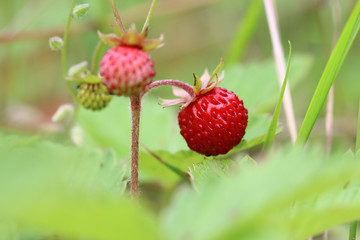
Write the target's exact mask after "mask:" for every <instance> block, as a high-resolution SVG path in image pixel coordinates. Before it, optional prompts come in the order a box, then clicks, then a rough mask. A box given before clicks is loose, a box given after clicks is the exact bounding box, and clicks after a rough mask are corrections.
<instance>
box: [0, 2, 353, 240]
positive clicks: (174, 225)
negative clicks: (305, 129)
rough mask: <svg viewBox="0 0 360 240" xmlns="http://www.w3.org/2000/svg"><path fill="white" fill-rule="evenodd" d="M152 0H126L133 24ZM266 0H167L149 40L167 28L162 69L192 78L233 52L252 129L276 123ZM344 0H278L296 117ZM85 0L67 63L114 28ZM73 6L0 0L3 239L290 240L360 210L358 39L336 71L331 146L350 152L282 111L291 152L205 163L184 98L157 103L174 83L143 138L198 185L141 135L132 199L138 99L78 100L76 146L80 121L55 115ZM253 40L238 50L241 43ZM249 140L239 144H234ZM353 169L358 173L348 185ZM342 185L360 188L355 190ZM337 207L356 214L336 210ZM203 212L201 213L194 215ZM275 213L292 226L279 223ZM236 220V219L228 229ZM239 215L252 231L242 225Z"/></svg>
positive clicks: (62, 96) (156, 54) (150, 108)
mask: <svg viewBox="0 0 360 240" xmlns="http://www.w3.org/2000/svg"><path fill="white" fill-rule="evenodd" d="M255 1H257V2H258V3H260V4H258V5H256V6H258V10H259V11H258V17H256V14H254V15H253V17H254V19H255V20H254V22H253V25H252V28H250V29H247V31H243V32H242V33H243V35H240V36H238V34H237V33H238V32H239V30H240V32H241V30H242V27H243V24H244V18H245V16H246V15H247V13H248V11H249V7H250V6H252V5H255V4H254V2H255ZM150 2H151V1H150V0H146V1H145V0H122V1H120V0H119V1H116V3H117V6H118V9H119V11H120V15H121V17H122V19H123V22H124V25H125V27H129V26H130V24H131V23H133V22H135V23H136V25H137V27H138V28H139V29H140V28H141V27H142V24H143V22H144V20H145V18H146V14H147V11H148V8H149V6H150ZM261 2H262V1H260V0H241V1H239V0H197V1H194V0H181V1H178V0H158V2H157V5H156V7H155V10H154V12H153V17H152V19H151V22H150V24H151V29H150V34H149V37H150V38H156V37H158V36H159V35H160V34H161V33H163V34H164V35H165V46H164V47H163V48H161V49H159V50H156V51H153V52H150V54H151V57H152V59H153V61H154V62H155V69H156V72H157V75H156V78H155V79H154V80H160V79H169V78H171V79H178V80H181V81H185V82H188V83H190V84H191V83H192V82H193V77H192V73H193V72H195V73H196V74H197V75H201V74H202V73H203V71H204V69H205V68H209V70H210V71H211V70H212V69H214V68H215V66H217V64H218V63H219V59H220V58H221V57H223V58H224V61H225V79H224V81H223V82H222V83H221V85H220V86H222V87H226V88H228V89H229V90H232V91H234V92H235V93H236V94H237V95H238V96H239V97H240V98H242V99H243V100H244V104H245V106H246V107H247V108H248V110H249V123H248V127H247V130H246V135H245V137H244V139H245V140H247V141H251V140H253V139H256V137H259V136H262V135H263V134H265V133H266V132H267V129H268V126H269V123H270V120H271V116H272V113H273V110H274V106H275V103H276V100H277V98H278V96H279V86H278V83H277V74H276V70H275V65H274V61H273V56H272V45H271V40H270V36H269V31H268V26H267V22H266V18H265V12H264V9H263V6H262V4H261ZM337 2H338V3H339V7H338V8H337V10H338V11H339V12H340V19H339V22H337V23H336V24H334V22H333V19H332V9H331V7H330V5H331V1H325V0H315V1H314V0H297V1H288V0H277V1H276V4H277V10H278V15H279V22H280V28H281V35H282V39H281V40H282V43H283V46H284V50H285V55H286V56H287V52H288V49H287V46H288V45H287V41H288V40H291V43H292V47H293V58H292V62H291V67H290V75H289V76H290V77H289V85H290V86H291V88H292V96H293V102H294V109H295V115H296V120H297V127H298V129H299V127H300V125H301V122H302V120H303V118H304V115H305V112H306V110H307V108H308V106H309V103H310V100H311V97H312V95H313V93H314V90H315V87H316V85H317V83H318V81H319V79H320V76H321V74H322V72H323V69H324V66H325V64H326V61H327V59H328V57H329V55H330V52H331V48H332V45H333V42H334V32H336V31H335V29H336V26H335V25H339V26H340V29H342V28H343V26H344V24H345V22H346V20H347V18H348V16H349V14H350V12H351V10H352V8H353V6H354V4H355V1H354V0H339V1H337ZM77 3H78V4H80V3H90V6H91V7H90V11H89V13H88V14H87V15H86V16H85V17H83V18H82V19H80V20H73V22H72V25H71V30H70V37H69V42H68V43H69V45H68V47H69V48H68V58H67V59H68V67H69V66H70V65H73V64H76V63H79V62H81V61H84V60H87V61H89V62H90V60H91V57H92V54H93V50H94V49H95V46H96V44H97V42H98V40H99V39H98V36H97V30H100V31H101V32H103V33H109V32H111V31H112V28H111V26H112V25H114V24H115V22H114V19H113V16H112V10H111V7H110V4H109V2H108V1H100V0H98V1H95V0H89V1H80V0H79V1H77ZM70 6H71V1H70V0H63V1H55V0H46V1H44V0H28V1H23V0H12V1H10V0H0V142H1V143H2V144H0V160H2V161H0V164H1V167H0V192H1V198H0V213H1V214H0V239H1V237H2V236H5V234H9V233H10V234H13V235H14V236H15V237H13V238H8V239H16V240H18V239H27V240H29V239H61V238H57V237H56V236H55V237H51V236H52V234H53V233H59V234H60V236H61V234H64V235H65V236H89V237H92V238H91V239H111V240H112V239H116V238H117V237H119V236H123V239H145V238H146V237H149V238H150V237H152V238H153V239H159V237H158V234H168V236H170V235H172V234H173V239H184V237H183V236H187V235H182V234H189V233H190V235H191V234H193V236H194V239H209V236H210V235H211V236H221V235H216V234H220V233H221V231H224V232H225V233H227V234H228V235H226V236H227V237H228V238H221V239H236V238H235V237H234V236H245V238H246V236H251V237H252V238H246V239H276V240H279V239H289V238H286V237H285V238H284V236H294V235H293V234H294V233H296V232H298V235H299V236H297V237H298V238H294V239H302V238H301V237H302V236H310V235H311V234H316V233H320V232H321V231H323V230H325V229H326V227H328V226H333V225H336V224H339V223H343V222H346V221H350V220H354V219H355V218H356V217H358V215H359V214H357V212H356V211H355V210H357V209H360V200H359V199H360V195H359V191H358V185H356V184H354V182H355V183H358V182H359V181H360V180H359V177H358V176H360V175H359V171H360V170H359V161H353V162H351V161H347V160H346V159H347V158H351V157H349V156H348V155H351V153H349V152H348V154H347V155H346V154H345V155H344V154H343V152H344V151H347V150H348V149H349V148H352V147H353V146H354V142H355V136H356V121H357V114H358V104H359V95H360V94H359V92H360V81H359V80H360V78H359V73H360V69H359V56H360V55H359V54H360V41H359V38H357V39H356V40H355V42H354V44H353V47H352V48H351V50H350V52H349V55H348V56H347V58H346V60H345V62H344V65H343V67H342V69H341V71H340V74H339V75H338V78H337V79H336V81H335V106H334V114H335V119H334V128H333V133H334V144H333V149H332V151H333V153H338V152H340V153H341V154H334V156H333V158H334V161H332V160H331V159H330V161H328V160H329V159H328V158H326V157H324V155H325V154H322V152H321V151H318V150H316V151H313V150H312V151H310V154H309V153H306V151H304V152H302V151H301V152H298V151H296V149H295V150H291V149H289V148H288V147H287V146H289V144H288V143H289V136H288V132H287V129H286V124H285V120H284V116H283V114H282V115H281V116H280V121H279V123H280V124H279V125H280V127H282V129H283V131H282V133H280V134H279V135H278V136H276V139H275V144H277V146H282V149H283V151H282V152H280V153H277V155H275V156H273V157H268V156H264V155H259V154H258V153H259V152H260V151H258V150H259V149H258V148H255V149H250V150H249V149H248V151H246V152H241V154H238V155H234V156H232V160H234V161H230V160H221V161H217V160H214V159H207V161H204V159H205V158H204V157H203V156H200V155H199V154H196V153H194V152H191V151H189V150H188V148H187V146H186V142H185V141H184V140H183V138H182V137H181V135H180V134H179V129H178V126H177V112H178V108H177V107H171V108H167V109H163V108H162V107H160V106H158V104H157V103H158V96H161V97H163V98H171V96H172V95H171V91H170V88H169V87H162V88H160V89H157V90H154V91H152V92H151V93H149V94H148V95H147V96H146V97H145V100H144V102H143V111H142V119H141V135H140V141H141V142H143V143H144V144H145V145H146V146H148V147H149V148H150V149H151V150H153V151H154V152H155V153H156V154H157V155H159V156H160V157H161V158H162V159H163V160H165V161H166V162H167V163H170V164H172V165H173V166H175V167H177V168H178V169H180V170H181V171H184V172H188V173H189V174H191V175H192V177H193V178H194V179H192V180H193V182H192V185H191V186H190V185H189V184H187V182H186V181H183V179H181V177H180V176H179V175H177V174H176V173H174V172H173V171H171V170H169V168H167V167H166V166H165V165H164V164H162V163H160V162H159V161H157V160H156V159H155V158H154V157H153V156H151V155H150V154H149V153H147V152H146V151H145V150H144V148H142V147H140V182H141V186H140V187H141V198H142V199H141V201H143V202H142V203H141V204H142V205H141V208H138V206H135V205H134V204H132V203H130V202H129V201H128V200H127V199H126V197H127V196H128V191H126V189H127V188H128V186H127V185H128V182H129V180H128V176H129V166H128V165H129V164H128V161H126V160H127V159H128V158H129V155H130V153H129V152H130V147H129V146H130V111H129V99H128V98H125V97H114V99H113V101H112V102H111V103H110V105H109V106H108V107H107V108H106V109H105V110H103V111H101V112H91V111H88V110H85V109H83V108H81V109H80V111H79V114H78V115H77V119H76V124H78V125H80V127H81V128H82V129H83V133H84V137H83V141H84V144H83V147H75V146H73V145H74V144H73V143H72V142H71V141H70V139H69V130H70V127H71V124H70V125H69V126H70V127H69V126H68V127H69V128H66V127H64V126H62V125H61V124H55V123H52V122H51V117H52V115H53V114H54V113H55V111H56V109H57V108H58V107H59V106H60V105H61V104H64V103H69V102H72V101H73V100H72V98H71V95H70V93H69V92H68V91H67V88H66V85H65V82H64V79H63V76H62V72H61V63H60V53H59V52H53V51H51V50H50V48H49V45H48V39H49V38H50V37H52V36H55V35H58V36H62V35H63V31H64V28H65V24H66V21H67V17H68V12H69V9H70ZM255 12H256V11H255ZM335 36H336V34H335ZM247 38H248V41H244V42H243V43H246V44H245V45H243V46H244V48H242V49H240V50H241V54H234V53H236V49H237V46H239V44H240V43H241V41H242V40H243V39H247ZM234 39H235V40H234ZM105 50H106V49H105ZM105 50H104V51H105ZM234 55H235V57H236V61H235V62H232V61H231V59H230V56H234ZM323 110H324V109H323ZM324 113H325V111H323V112H322V113H321V115H320V117H319V119H318V120H317V123H316V124H315V128H314V130H313V132H312V135H311V139H310V141H309V142H310V144H309V145H310V147H311V149H312V147H313V145H323V146H324V145H325V142H326V141H325V123H324V122H325V120H324ZM14 133H15V134H14ZM19 133H20V134H19ZM17 135H26V136H25V137H23V136H17ZM28 135H30V137H29V136H28ZM33 135H35V136H34V137H33ZM39 136H40V137H39ZM48 140H52V141H48ZM311 143H316V144H311ZM245 144H246V142H245ZM89 146H90V147H89ZM93 146H100V147H101V148H98V147H93ZM109 147H112V148H113V149H114V151H112V149H109ZM310 147H309V148H310ZM239 149H241V144H240V146H239V147H236V148H235V151H239ZM13 150H15V151H13ZM181 150H185V151H181ZM246 154H249V155H250V156H251V157H252V158H254V159H255V160H259V159H260V161H264V162H266V163H265V164H264V165H262V164H261V163H260V164H259V168H257V167H254V166H257V165H256V163H255V162H254V161H253V160H252V158H251V157H250V156H248V155H246ZM358 157H359V155H358ZM226 158H228V156H226ZM335 159H338V160H339V159H340V160H341V161H340V160H339V161H336V160H335ZM342 159H345V160H342ZM200 163H201V164H200ZM253 167H254V168H253ZM228 169H231V172H230V171H227V170H228ZM258 169H259V171H258ZM351 176H355V177H354V179H355V181H354V182H351V183H350V185H349V179H350V178H351ZM345 183H346V186H348V185H349V187H347V188H345V187H344V185H345ZM352 184H353V185H352ZM330 188H331V189H330ZM194 189H195V190H194ZM234 189H237V191H234ZM343 190H344V191H343ZM318 194H323V195H320V197H317V196H318ZM123 195H124V196H125V197H123ZM244 196H246V197H244ZM294 199H297V200H298V202H299V203H300V204H299V205H298V206H296V207H297V208H298V209H296V208H294ZM229 200H230V201H229ZM189 203H190V204H189ZM204 203H207V204H204ZM238 207H239V208H238ZM234 209H235V211H234ZM289 209H291V211H289ZM334 209H335V210H336V211H337V210H339V209H340V210H343V211H347V213H348V214H347V215H346V214H344V215H341V214H336V213H337V212H336V211H335V210H334ZM354 209H355V210H354ZM242 211H244V212H245V213H246V211H247V213H248V214H249V215H248V216H251V217H254V218H255V219H256V218H258V219H257V221H259V223H257V222H256V221H253V220H251V217H249V218H248V221H249V222H250V223H249V222H246V219H245V224H244V225H242V223H243V222H241V221H242V220H243V219H242V218H241V217H242V213H243V212H242ZM194 213H195V214H194ZM229 214H230V215H229ZM234 214H235V215H234ZM193 215H194V216H196V217H197V219H198V222H199V225H196V224H194V225H193V224H192V221H191V220H193V219H194V218H193ZM3 216H5V217H6V218H1V217H3ZM213 216H216V217H213ZM284 216H285V217H284ZM294 216H296V217H297V218H295V220H293V219H292V217H294ZM69 219H70V220H73V219H75V220H73V221H70V220H69ZM234 219H235V220H236V221H238V222H236V221H235V220H234ZM249 219H250V220H249ZM309 219H312V220H313V221H309ZM240 220H241V221H240ZM290 220H291V221H290ZM227 221H228V222H227ZM139 222H140V223H139ZM274 222H275V223H277V224H279V226H282V227H279V228H277V229H276V228H274ZM224 223H225V225H224ZM247 223H249V224H250V225H247ZM313 223H317V224H318V225H316V224H313ZM138 224H141V226H142V230H141V231H139V229H138V228H137V225H138ZM251 224H253V225H251ZM322 224H323V225H322ZM94 226H95V227H94ZM213 226H216V227H213ZM229 226H230V227H231V226H232V227H233V229H230V230H231V231H229V232H227V231H225V230H229V229H227V227H229ZM239 226H240V227H243V228H242V230H240V231H243V232H240V233H238V234H239V235H236V234H235V233H236V231H237V230H239V229H241V228H239ZM244 226H245V227H244ZM249 226H250V228H249ZM160 228H161V231H160V230H159V229H160ZM4 229H5V230H4ZM17 229H19V231H18V230H17ZM224 229H225V230H224ZM37 230H39V231H40V235H44V236H48V235H49V236H50V237H49V238H35V237H34V238H29V237H28V236H32V235H37V233H36V231H37ZM232 230H234V231H235V233H234V232H233V231H232ZM33 231H35V234H34V233H33ZM47 231H48V232H47ZM13 232H14V233H13ZM231 233H233V234H235V235H234V236H233V237H234V238H231V237H232V235H231ZM268 233H273V234H272V235H271V234H268ZM280 233H281V234H280ZM337 233H339V234H338V235H341V238H342V239H345V238H344V236H345V235H346V234H347V230H346V228H345V227H341V226H340V227H337V228H335V230H334V229H333V232H332V234H333V236H335V237H333V239H339V238H337V237H336V236H337V235H335V234H337ZM16 234H17V235H18V236H17V235H16ZM124 234H125V235H124ZM126 234H128V235H126ZM307 234H308V235H307ZM23 235H24V236H25V237H23ZM224 236H225V235H224ZM260 236H261V237H263V238H261V237H260ZM264 236H266V237H264ZM279 236H282V237H283V238H280V237H279ZM245 238H242V239H245ZM75 239H76V238H75Z"/></svg>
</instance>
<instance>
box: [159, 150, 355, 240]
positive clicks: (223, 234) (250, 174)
mask: <svg viewBox="0 0 360 240" xmlns="http://www.w3.org/2000/svg"><path fill="white" fill-rule="evenodd" d="M235 169H237V170H235V171H230V173H229V174H228V175H226V176H224V177H221V178H220V179H217V181H214V180H213V179H212V178H210V179H209V180H207V181H204V183H203V184H201V185H199V186H198V189H197V191H196V192H194V191H192V190H190V189H184V188H183V189H182V190H181V191H180V192H178V194H177V195H176V199H174V201H173V202H172V203H171V204H170V207H169V208H168V210H167V211H166V213H164V215H163V218H162V226H163V230H164V231H165V233H167V234H168V235H167V236H171V238H172V239H182V238H183V236H186V237H187V239H258V238H257V237H259V236H258V234H260V235H263V234H265V235H267V238H266V239H295V240H297V239H299V240H300V239H305V238H308V237H310V236H311V235H312V233H315V232H317V231H319V230H324V229H326V228H329V227H331V226H334V225H337V224H341V223H343V222H344V221H351V220H353V219H355V218H356V217H359V216H360V211H359V210H358V209H357V208H352V210H353V212H352V213H350V212H349V211H344V212H341V211H340V212H338V213H335V212H332V214H334V217H332V221H326V217H327V216H324V218H321V219H322V220H320V218H319V219H318V221H316V225H317V227H316V229H312V230H311V231H306V234H304V235H301V237H300V236H298V235H294V234H293V232H294V231H295V232H297V228H299V227H302V226H299V225H298V224H305V220H306V221H307V223H308V224H307V226H308V225H310V224H311V223H312V221H309V219H312V216H311V215H308V216H307V218H306V219H305V218H304V219H303V221H302V222H298V221H294V222H292V221H291V219H292V216H293V215H294V203H296V205H295V207H296V206H300V205H303V206H308V205H307V202H309V201H310V200H312V199H316V198H319V197H324V198H325V199H327V198H326V195H327V194H328V193H329V191H336V190H338V189H341V188H342V187H343V186H344V185H345V183H346V182H348V181H349V179H358V180H359V178H360V177H359V176H360V175H359V174H360V161H359V158H357V159H354V158H349V157H348V156H345V155H334V156H333V157H332V158H330V159H329V158H327V157H325V153H323V152H322V151H319V150H317V149H312V150H309V151H307V152H305V151H304V150H302V149H296V148H295V149H292V148H291V149H287V150H283V151H281V152H277V153H276V154H273V155H272V156H271V157H270V158H269V159H264V163H262V164H259V165H258V166H256V167H255V168H254V167H250V168H249V167H239V168H235ZM348 197H350V198H351V199H353V198H352V197H351V195H349V196H348ZM338 200H339V201H341V200H342V199H338ZM353 201H355V202H357V203H360V202H359V201H358V200H356V199H353ZM331 203H333V201H331V199H330V200H329V201H328V204H331ZM342 203H343V204H344V206H345V203H346V201H343V202H342ZM298 204H299V205H298ZM334 209H335V208H334ZM295 211H296V213H299V214H301V212H302V209H299V211H297V209H295ZM313 213H314V214H316V210H315V211H314V212H313ZM335 215H338V216H341V215H344V216H346V218H345V217H339V218H338V219H337V220H336V217H335ZM214 216H216V217H214ZM314 216H316V215H314ZM333 220H336V221H333ZM274 222H276V226H277V227H276V228H274ZM329 223H330V224H329ZM314 225H315V224H314Z"/></svg>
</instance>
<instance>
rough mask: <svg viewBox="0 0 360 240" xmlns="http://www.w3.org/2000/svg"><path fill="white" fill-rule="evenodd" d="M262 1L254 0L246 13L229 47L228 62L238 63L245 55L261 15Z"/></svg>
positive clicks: (226, 59)
mask: <svg viewBox="0 0 360 240" xmlns="http://www.w3.org/2000/svg"><path fill="white" fill-rule="evenodd" d="M262 4H263V3H262V1H261V0H254V1H252V3H251V5H250V6H249V8H248V10H247V12H246V15H245V16H244V18H243V19H241V22H240V24H239V26H238V29H237V31H236V33H235V36H234V37H233V38H232V40H231V43H230V46H229V47H228V50H227V53H226V57H225V61H226V63H227V64H233V63H236V62H237V61H238V60H239V59H241V58H242V57H243V56H244V53H245V51H246V48H247V47H248V45H249V42H250V40H251V38H252V37H253V35H254V33H255V30H256V28H257V25H258V23H259V20H260V17H261V14H260V13H261V10H262Z"/></svg>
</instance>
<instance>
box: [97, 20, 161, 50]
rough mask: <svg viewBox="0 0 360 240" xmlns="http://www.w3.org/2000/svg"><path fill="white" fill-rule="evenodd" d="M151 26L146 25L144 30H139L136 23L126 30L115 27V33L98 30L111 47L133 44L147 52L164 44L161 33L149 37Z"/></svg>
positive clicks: (101, 37) (102, 38)
mask: <svg viewBox="0 0 360 240" xmlns="http://www.w3.org/2000/svg"><path fill="white" fill-rule="evenodd" d="M148 29H149V27H146V28H145V29H144V31H141V32H139V31H138V30H137V29H136V26H135V25H134V24H132V25H131V27H130V28H129V29H128V30H127V31H125V32H124V33H123V32H122V31H119V30H118V28H115V33H109V34H103V33H101V32H100V31H98V35H99V37H100V39H101V40H102V41H103V42H104V43H105V44H106V45H108V46H110V47H116V46H120V45H122V46H132V47H136V48H140V49H141V50H143V51H145V52H147V51H151V50H155V49H158V48H160V47H162V46H163V45H164V43H163V41H164V36H163V34H161V35H160V37H159V38H156V39H147V38H146V37H147V35H148Z"/></svg>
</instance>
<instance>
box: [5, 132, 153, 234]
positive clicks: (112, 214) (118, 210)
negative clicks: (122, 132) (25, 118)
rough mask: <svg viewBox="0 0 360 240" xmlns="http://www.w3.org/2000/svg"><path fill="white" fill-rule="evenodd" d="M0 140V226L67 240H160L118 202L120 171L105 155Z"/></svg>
mask: <svg viewBox="0 0 360 240" xmlns="http://www.w3.org/2000/svg"><path fill="white" fill-rule="evenodd" d="M0 137H1V140H2V144H1V146H0V192H1V193H2V197H1V199H0V216H1V219H0V220H6V219H8V221H9V220H15V221H16V222H19V223H22V224H23V225H25V226H30V227H33V228H35V229H38V230H41V231H45V232H54V233H58V234H60V235H63V236H69V237H80V236H81V237H87V238H91V239H93V238H94V239H109V240H110V239H159V238H160V236H159V233H158V230H157V227H156V223H155V222H154V218H153V216H152V215H151V214H149V213H148V212H147V211H146V210H145V209H141V210H140V209H139V208H138V207H137V206H136V205H134V204H133V203H131V202H130V201H128V200H127V199H126V198H124V197H122V198H121V195H122V194H123V191H124V188H125V182H124V179H123V176H124V173H125V166H126V165H124V163H122V162H119V161H118V160H117V159H116V158H115V155H114V154H112V153H111V152H105V153H104V152H101V151H99V150H89V149H80V148H74V147H70V146H62V145H58V144H55V143H51V142H46V141H40V140H37V139H28V138H18V137H15V136H3V135H1V136H0ZM137 226H141V228H142V229H143V231H138V229H137Z"/></svg>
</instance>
